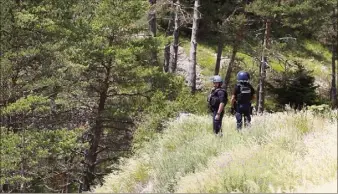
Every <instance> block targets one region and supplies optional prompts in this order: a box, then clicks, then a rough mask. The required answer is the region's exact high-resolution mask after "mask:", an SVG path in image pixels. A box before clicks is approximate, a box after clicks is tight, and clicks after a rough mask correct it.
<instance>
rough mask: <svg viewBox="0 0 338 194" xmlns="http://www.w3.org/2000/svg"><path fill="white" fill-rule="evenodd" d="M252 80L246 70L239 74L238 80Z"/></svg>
mask: <svg viewBox="0 0 338 194" xmlns="http://www.w3.org/2000/svg"><path fill="white" fill-rule="evenodd" d="M249 80H250V74H249V73H248V72H245V71H240V72H238V74H237V81H238V82H248V81H249Z"/></svg>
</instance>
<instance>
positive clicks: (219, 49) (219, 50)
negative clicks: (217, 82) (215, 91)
mask: <svg viewBox="0 0 338 194" xmlns="http://www.w3.org/2000/svg"><path fill="white" fill-rule="evenodd" d="M222 51H223V41H222V38H220V40H219V42H218V45H217V59H216V65H215V73H214V75H218V74H219V69H220V66H221V59H222Z"/></svg>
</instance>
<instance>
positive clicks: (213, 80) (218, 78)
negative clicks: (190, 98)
mask: <svg viewBox="0 0 338 194" xmlns="http://www.w3.org/2000/svg"><path fill="white" fill-rule="evenodd" d="M212 82H214V83H222V82H223V80H222V77H221V76H219V75H215V76H214V77H213V78H212Z"/></svg>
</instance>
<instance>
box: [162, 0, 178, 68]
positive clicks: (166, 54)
mask: <svg viewBox="0 0 338 194" xmlns="http://www.w3.org/2000/svg"><path fill="white" fill-rule="evenodd" d="M174 1H175V0H173V1H172V2H171V5H170V6H171V9H173V7H174V6H173V5H174ZM174 17H175V13H174V11H171V14H170V19H169V22H168V28H167V30H166V37H168V36H171V34H172V27H173V20H174ZM170 47H171V43H170V41H168V42H167V44H166V45H165V47H164V64H163V71H164V72H168V71H169V68H170Z"/></svg>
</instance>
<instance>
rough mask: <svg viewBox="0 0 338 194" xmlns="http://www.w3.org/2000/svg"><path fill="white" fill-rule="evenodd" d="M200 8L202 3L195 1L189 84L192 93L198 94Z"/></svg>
mask: <svg viewBox="0 0 338 194" xmlns="http://www.w3.org/2000/svg"><path fill="white" fill-rule="evenodd" d="M199 6H200V1H199V0H195V4H194V16H193V24H192V33H191V43H190V69H189V82H190V84H189V85H190V87H191V93H192V94H194V93H195V92H196V50H197V40H196V38H197V29H198V20H199V12H198V8H199Z"/></svg>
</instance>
